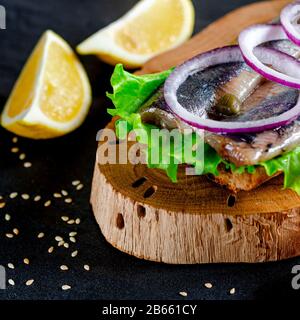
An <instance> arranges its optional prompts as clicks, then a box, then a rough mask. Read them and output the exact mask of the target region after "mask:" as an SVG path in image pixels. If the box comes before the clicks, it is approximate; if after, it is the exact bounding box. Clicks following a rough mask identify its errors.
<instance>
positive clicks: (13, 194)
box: [9, 192, 18, 199]
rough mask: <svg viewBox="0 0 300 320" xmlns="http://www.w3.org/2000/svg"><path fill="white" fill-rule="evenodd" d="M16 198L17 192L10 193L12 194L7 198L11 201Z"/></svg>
mask: <svg viewBox="0 0 300 320" xmlns="http://www.w3.org/2000/svg"><path fill="white" fill-rule="evenodd" d="M17 196H18V192H12V193H11V194H10V195H9V197H10V198H11V199H14V198H16V197H17Z"/></svg>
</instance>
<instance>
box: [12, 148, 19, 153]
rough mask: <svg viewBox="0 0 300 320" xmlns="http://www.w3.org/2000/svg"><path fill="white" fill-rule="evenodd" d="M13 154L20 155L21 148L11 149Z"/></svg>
mask: <svg viewBox="0 0 300 320" xmlns="http://www.w3.org/2000/svg"><path fill="white" fill-rule="evenodd" d="M11 152H12V153H18V152H19V148H17V147H13V148H11Z"/></svg>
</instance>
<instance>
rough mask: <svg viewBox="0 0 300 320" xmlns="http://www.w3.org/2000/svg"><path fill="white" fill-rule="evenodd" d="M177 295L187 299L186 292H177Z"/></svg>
mask: <svg viewBox="0 0 300 320" xmlns="http://www.w3.org/2000/svg"><path fill="white" fill-rule="evenodd" d="M179 294H180V295H181V296H182V297H187V295H188V294H187V292H185V291H181V292H179Z"/></svg>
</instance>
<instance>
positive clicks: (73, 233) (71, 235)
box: [69, 231, 77, 237]
mask: <svg viewBox="0 0 300 320" xmlns="http://www.w3.org/2000/svg"><path fill="white" fill-rule="evenodd" d="M76 235H77V232H76V231H72V232H70V233H69V236H70V237H75V236H76Z"/></svg>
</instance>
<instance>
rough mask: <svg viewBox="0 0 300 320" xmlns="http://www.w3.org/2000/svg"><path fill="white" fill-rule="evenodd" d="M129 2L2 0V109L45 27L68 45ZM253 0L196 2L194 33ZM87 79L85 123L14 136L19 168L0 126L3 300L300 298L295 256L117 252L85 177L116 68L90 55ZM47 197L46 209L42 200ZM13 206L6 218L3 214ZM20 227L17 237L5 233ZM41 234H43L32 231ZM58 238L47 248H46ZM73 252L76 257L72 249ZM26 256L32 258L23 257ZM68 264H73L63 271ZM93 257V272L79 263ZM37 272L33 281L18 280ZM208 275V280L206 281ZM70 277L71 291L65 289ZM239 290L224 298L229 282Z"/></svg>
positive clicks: (130, 2)
mask: <svg viewBox="0 0 300 320" xmlns="http://www.w3.org/2000/svg"><path fill="white" fill-rule="evenodd" d="M136 2H137V1H135V0H126V1H125V0H97V1H95V0H88V1H80V0H72V1H71V0H52V1H51V2H50V1H38V0H26V1H24V0H1V1H0V5H4V6H5V7H6V10H7V30H0V48H1V50H0V109H1V108H2V106H3V104H4V103H5V100H6V98H7V96H8V94H9V92H10V90H11V87H12V85H13V83H14V81H15V80H16V78H17V75H18V73H19V71H20V70H21V67H22V65H23V63H24V62H25V60H26V59H27V57H28V55H29V53H30V51H31V49H32V47H33V46H34V44H35V43H36V41H37V40H38V38H39V36H40V35H41V33H42V32H43V31H44V30H45V29H48V28H50V29H53V30H54V31H56V32H57V33H59V34H60V35H62V36H63V37H64V38H65V39H66V40H67V41H68V42H70V43H71V44H72V45H73V46H74V45H76V44H77V43H79V42H81V41H82V40H83V39H84V38H86V37H87V36H88V35H90V34H91V33H93V32H94V31H96V30H98V29H99V28H101V27H104V26H105V25H107V24H108V23H110V22H112V21H114V20H115V19H117V18H118V17H120V16H121V15H122V14H123V13H125V12H126V11H127V10H128V9H129V8H130V7H131V6H132V5H133V4H134V3H136ZM250 2H251V0H250V1H249V0H247V1H246V0H243V1H242V0H239V1H237V0H230V1H229V0H226V1H218V0H210V1H206V0H194V3H195V6H196V13H197V23H196V28H195V31H196V32H197V31H199V30H201V28H203V27H204V26H206V25H207V24H209V23H210V22H212V21H213V20H215V19H216V18H218V17H221V16H222V15H224V14H225V13H226V12H229V11H230V10H232V9H234V8H236V7H238V6H241V5H243V4H247V3H250ZM82 61H83V63H84V65H85V67H86V68H87V70H88V74H89V76H90V80H91V82H92V85H93V96H94V102H93V105H92V108H91V111H90V113H89V116H88V118H87V120H86V122H85V123H84V125H83V126H82V127H81V128H80V129H79V130H77V131H76V132H74V133H72V134H70V135H67V136H65V137H62V138H59V139H55V140H48V141H32V140H27V139H22V138H20V139H19V142H18V143H17V144H16V146H18V147H19V148H20V150H21V151H22V152H25V153H26V155H27V160H28V161H30V162H32V164H33V166H32V168H29V169H25V168H24V167H23V166H22V162H21V161H20V160H19V159H18V155H17V154H14V153H11V152H10V149H11V148H12V146H13V143H12V138H13V135H12V134H10V133H9V132H6V131H5V130H3V129H0V137H1V138H0V174H1V176H0V195H2V196H3V197H4V199H5V201H6V206H5V207H4V208H3V209H0V265H3V266H6V265H7V263H9V262H11V263H13V264H14V265H15V269H14V270H11V269H8V268H7V269H6V270H7V278H12V279H14V281H15V286H14V287H12V286H9V285H8V287H7V289H6V290H0V299H181V300H182V299H183V298H182V297H180V296H179V295H178V292H179V291H182V290H186V291H187V292H188V294H189V295H188V298H190V299H230V300H234V299H267V298H283V297H285V298H287V297H288V298H290V297H299V291H295V290H293V289H292V288H291V279H292V275H291V269H292V266H294V265H295V264H300V259H292V260H289V261H285V262H279V263H268V264H260V265H247V264H228V265H222V264H219V265H195V266H170V265H162V264H156V263H151V262H147V261H142V260H138V259H136V258H133V257H130V256H128V255H126V254H123V253H121V252H118V251H117V250H115V249H113V248H112V247H111V246H110V245H109V244H107V243H106V241H105V239H104V238H103V236H102V235H101V233H100V231H99V229H98V226H97V224H96V222H95V220H94V218H93V214H92V211H91V209H90V206H89V194H90V184H91V178H92V171H93V166H94V158H95V151H96V141H95V136H96V133H97V131H98V130H99V129H101V128H102V127H104V126H105V124H106V123H107V122H108V121H109V117H108V116H107V115H106V112H105V109H106V107H107V106H108V101H107V100H106V98H105V95H104V94H105V91H106V90H108V89H109V77H110V74H111V72H112V67H110V66H108V65H105V64H104V63H101V62H99V61H98V60H97V59H95V58H93V57H86V58H83V59H82ZM75 179H80V180H81V181H82V183H83V184H84V186H85V187H84V189H83V190H81V191H76V190H75V189H74V187H73V186H72V185H71V181H73V180H75ZM61 189H66V190H67V191H68V192H69V193H70V196H71V197H72V198H73V199H74V202H73V203H72V204H65V203H64V202H63V200H61V199H57V200H54V199H53V197H52V194H53V192H56V191H60V190H61ZM15 191H16V192H19V194H21V193H28V194H30V196H31V199H30V200H27V201H25V200H22V199H21V198H20V196H19V197H18V198H16V199H13V200H11V199H9V197H8V196H9V194H10V193H11V192H15ZM37 194H40V195H41V196H42V200H41V201H40V202H37V203H35V202H33V200H32V198H33V196H35V195H37ZM48 199H52V205H51V206H50V207H48V208H45V207H44V206H43V204H44V202H45V201H46V200H48ZM6 213H9V214H10V215H11V217H12V219H11V221H9V222H6V221H5V220H4V215H5V214H6ZM63 215H67V216H69V217H72V218H73V217H80V219H81V224H80V225H75V226H74V225H68V224H66V223H64V222H63V221H62V220H61V218H60V217H61V216H63ZM13 228H18V229H19V230H20V234H19V235H18V236H16V237H14V238H13V239H8V238H6V237H5V234H6V233H7V232H11V230H12V229H13ZM73 230H75V231H77V232H78V236H77V239H78V241H77V243H76V244H71V243H70V249H65V248H59V249H58V248H57V247H56V246H55V245H56V241H55V240H54V237H55V236H56V235H61V236H64V237H65V238H67V235H68V232H70V231H73ZM39 232H44V233H45V237H44V238H43V239H37V234H38V233H39ZM51 245H54V246H55V251H54V253H53V254H51V255H50V254H48V253H47V249H48V248H49V247H50V246H51ZM76 249H77V250H78V251H79V253H78V256H77V257H76V258H71V257H70V254H71V252H72V251H74V250H76ZM25 257H27V258H29V259H30V264H29V265H25V264H24V263H23V262H22V261H23V259H24V258H25ZM62 264H66V265H68V266H69V268H70V270H69V271H67V272H66V271H65V272H63V271H61V270H60V269H59V266H60V265H62ZM84 264H89V265H90V267H91V270H90V271H89V272H87V271H85V270H84V269H83V265H84ZM28 279H34V280H35V282H34V284H33V285H32V286H30V287H26V286H25V285H24V282H25V281H26V280H28ZM205 282H212V283H213V285H214V288H213V289H211V290H208V289H206V288H204V287H203V284H204V283H205ZM63 284H69V285H71V286H72V290H70V291H66V292H63V291H62V290H61V286H62V285H63ZM232 287H235V288H236V294H235V295H234V296H230V295H229V294H228V291H229V289H230V288H232Z"/></svg>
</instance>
